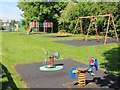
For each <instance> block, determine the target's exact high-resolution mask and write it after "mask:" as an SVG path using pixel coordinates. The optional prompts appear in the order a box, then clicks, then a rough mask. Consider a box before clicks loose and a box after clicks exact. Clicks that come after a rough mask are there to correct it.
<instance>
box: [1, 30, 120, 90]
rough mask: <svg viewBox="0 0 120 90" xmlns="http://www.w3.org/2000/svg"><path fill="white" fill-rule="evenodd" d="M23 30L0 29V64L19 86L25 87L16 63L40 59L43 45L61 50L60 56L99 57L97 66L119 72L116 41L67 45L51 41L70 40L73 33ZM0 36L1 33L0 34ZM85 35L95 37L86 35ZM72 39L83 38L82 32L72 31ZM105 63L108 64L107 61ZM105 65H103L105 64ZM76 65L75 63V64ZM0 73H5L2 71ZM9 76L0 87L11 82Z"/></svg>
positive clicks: (81, 58) (51, 49) (118, 50)
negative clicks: (77, 45)
mask: <svg viewBox="0 0 120 90" xmlns="http://www.w3.org/2000/svg"><path fill="white" fill-rule="evenodd" d="M22 33H24V32H1V31H0V39H1V41H0V45H2V46H1V47H2V48H0V52H1V53H2V55H0V57H2V64H3V65H4V67H5V68H6V69H7V71H8V72H7V74H9V76H11V78H12V79H11V81H12V82H14V83H15V84H16V86H17V87H18V88H25V87H26V86H25V83H24V82H22V81H21V78H20V76H19V74H17V72H16V71H15V70H14V68H13V65H15V64H26V63H34V62H42V61H43V60H44V58H45V54H44V52H43V50H42V48H45V49H47V50H48V52H49V53H55V52H59V53H60V56H61V57H60V59H63V58H72V59H76V60H79V61H81V62H83V63H86V64H87V63H88V58H89V57H90V56H94V57H95V58H97V59H98V62H99V67H100V68H101V69H106V70H108V71H112V72H115V73H116V72H117V73H119V70H120V68H119V65H120V61H119V60H120V58H119V55H120V54H119V52H120V49H119V48H118V44H117V43H116V44H107V45H95V46H80V47H76V46H70V45H65V44H60V43H56V42H52V41H54V40H72V37H67V38H48V37H45V36H50V35H51V36H52V35H56V34H34V35H21V34H22ZM1 36H2V37H1ZM88 38H96V37H95V36H89V37H88ZM74 39H77V40H78V39H79V40H80V39H82V38H81V35H75V38H74ZM106 63H107V64H106ZM105 66H106V67H105ZM75 67H76V66H75ZM3 74H6V72H5V71H4V72H3ZM8 79H9V78H7V77H4V78H2V80H3V82H2V83H3V87H4V86H5V85H7V86H8V87H7V88H9V87H13V86H12V84H10V81H9V80H8Z"/></svg>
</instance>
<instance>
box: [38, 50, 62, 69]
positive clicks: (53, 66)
mask: <svg viewBox="0 0 120 90" xmlns="http://www.w3.org/2000/svg"><path fill="white" fill-rule="evenodd" d="M42 49H43V48H42ZM43 51H44V53H45V54H46V58H45V60H44V62H43V64H44V66H41V67H39V69H40V70H42V71H56V70H61V69H62V68H63V64H54V58H55V59H56V60H58V59H59V57H60V54H59V52H56V53H54V54H48V52H47V51H46V50H45V49H43ZM48 58H49V64H48V65H47V62H46V61H47V59H48Z"/></svg>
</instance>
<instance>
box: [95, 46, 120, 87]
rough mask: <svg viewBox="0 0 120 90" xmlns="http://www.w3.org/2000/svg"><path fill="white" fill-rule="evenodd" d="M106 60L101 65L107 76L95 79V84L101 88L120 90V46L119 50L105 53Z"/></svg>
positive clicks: (115, 49) (114, 49)
mask: <svg viewBox="0 0 120 90" xmlns="http://www.w3.org/2000/svg"><path fill="white" fill-rule="evenodd" d="M103 56H104V57H105V60H106V61H104V62H103V63H101V64H100V66H101V67H102V68H104V69H105V76H104V77H103V78H102V79H101V78H100V77H98V78H94V80H93V81H94V82H95V83H96V84H98V85H99V86H100V87H106V86H107V87H109V88H114V89H120V44H118V47H117V48H113V49H111V50H109V51H105V52H104V53H103Z"/></svg>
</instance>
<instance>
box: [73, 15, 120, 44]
mask: <svg viewBox="0 0 120 90" xmlns="http://www.w3.org/2000/svg"><path fill="white" fill-rule="evenodd" d="M98 17H108V23H107V29H106V34H105V38H104V44H106V40H107V34H108V29H109V25H110V18H111V19H112V24H113V26H114V32H115V34H116V39H117V42H118V43H119V40H118V35H117V32H116V27H115V23H114V18H113V15H112V14H106V15H98V16H85V17H78V20H77V22H76V26H75V28H74V32H73V37H74V33H75V32H76V28H77V26H78V23H79V22H80V28H81V33H82V37H84V34H83V29H82V20H81V19H83V18H86V19H87V18H90V24H89V27H88V30H87V35H86V38H85V41H87V38H88V34H89V32H90V27H91V26H92V23H94V27H95V30H96V36H97V38H98V41H99V39H100V38H99V35H98V30H97V25H96V19H97V18H98ZM83 40H84V38H83Z"/></svg>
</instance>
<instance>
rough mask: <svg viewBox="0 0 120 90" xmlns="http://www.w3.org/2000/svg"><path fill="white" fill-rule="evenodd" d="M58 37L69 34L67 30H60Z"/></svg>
mask: <svg viewBox="0 0 120 90" xmlns="http://www.w3.org/2000/svg"><path fill="white" fill-rule="evenodd" d="M57 36H58V37H68V36H69V34H68V33H67V32H66V30H60V31H59V32H58V34H57Z"/></svg>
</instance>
